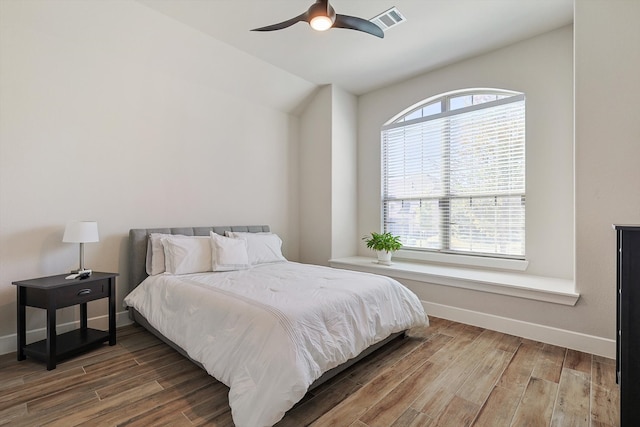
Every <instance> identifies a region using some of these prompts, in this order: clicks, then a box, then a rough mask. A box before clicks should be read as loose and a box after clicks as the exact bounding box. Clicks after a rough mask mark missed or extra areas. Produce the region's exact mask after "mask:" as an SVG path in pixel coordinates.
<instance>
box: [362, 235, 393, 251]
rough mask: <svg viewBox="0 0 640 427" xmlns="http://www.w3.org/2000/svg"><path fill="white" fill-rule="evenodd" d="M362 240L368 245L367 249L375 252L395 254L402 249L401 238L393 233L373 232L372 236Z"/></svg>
mask: <svg viewBox="0 0 640 427" xmlns="http://www.w3.org/2000/svg"><path fill="white" fill-rule="evenodd" d="M362 240H364V241H365V243H366V244H367V248H369V249H373V250H374V251H385V252H395V251H397V250H398V249H400V248H401V247H402V242H400V236H394V235H393V234H391V233H376V232H371V236H365V237H363V238H362Z"/></svg>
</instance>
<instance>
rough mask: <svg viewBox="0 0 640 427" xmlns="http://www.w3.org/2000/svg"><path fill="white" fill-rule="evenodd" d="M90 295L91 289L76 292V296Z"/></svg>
mask: <svg viewBox="0 0 640 427" xmlns="http://www.w3.org/2000/svg"><path fill="white" fill-rule="evenodd" d="M90 293H91V289H80V290H79V291H78V296H82V295H89V294H90Z"/></svg>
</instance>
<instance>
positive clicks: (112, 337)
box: [109, 278, 116, 345]
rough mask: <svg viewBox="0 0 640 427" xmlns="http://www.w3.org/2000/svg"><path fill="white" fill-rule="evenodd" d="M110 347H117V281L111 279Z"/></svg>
mask: <svg viewBox="0 0 640 427" xmlns="http://www.w3.org/2000/svg"><path fill="white" fill-rule="evenodd" d="M109 345H116V279H114V278H111V279H109Z"/></svg>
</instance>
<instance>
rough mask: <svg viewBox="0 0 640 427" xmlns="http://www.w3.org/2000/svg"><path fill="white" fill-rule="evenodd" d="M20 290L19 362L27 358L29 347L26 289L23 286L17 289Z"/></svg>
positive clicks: (18, 307) (18, 299)
mask: <svg viewBox="0 0 640 427" xmlns="http://www.w3.org/2000/svg"><path fill="white" fill-rule="evenodd" d="M17 290H18V298H17V302H18V306H17V309H18V334H17V335H18V342H17V344H18V360H24V359H26V358H27V356H25V354H24V347H25V345H27V310H26V306H25V305H24V302H25V301H24V300H25V295H24V294H25V292H26V289H25V288H23V287H22V286H18V287H17Z"/></svg>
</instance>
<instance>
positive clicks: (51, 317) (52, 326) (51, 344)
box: [47, 305, 57, 371]
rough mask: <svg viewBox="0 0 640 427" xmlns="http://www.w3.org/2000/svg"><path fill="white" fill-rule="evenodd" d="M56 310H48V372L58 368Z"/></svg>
mask: <svg viewBox="0 0 640 427" xmlns="http://www.w3.org/2000/svg"><path fill="white" fill-rule="evenodd" d="M56 336H57V335H56V308H55V306H52V305H50V306H49V307H48V308H47V371H50V370H52V369H55V368H56Z"/></svg>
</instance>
